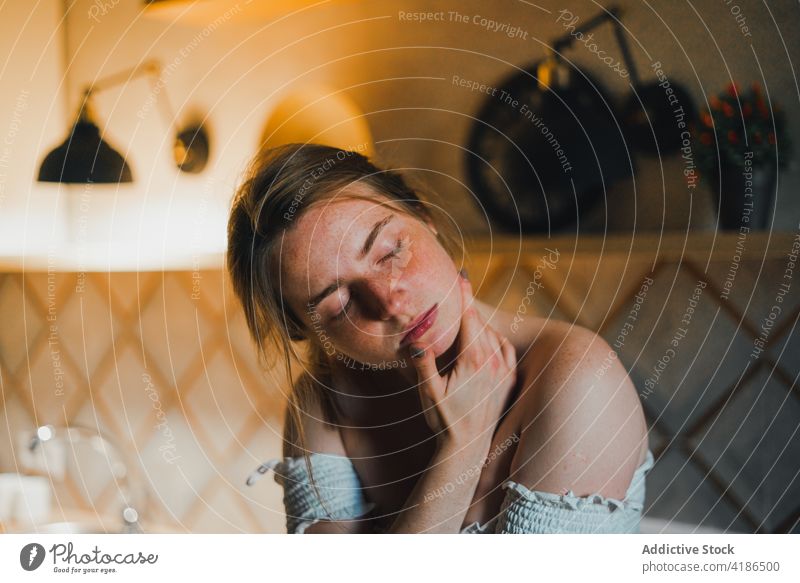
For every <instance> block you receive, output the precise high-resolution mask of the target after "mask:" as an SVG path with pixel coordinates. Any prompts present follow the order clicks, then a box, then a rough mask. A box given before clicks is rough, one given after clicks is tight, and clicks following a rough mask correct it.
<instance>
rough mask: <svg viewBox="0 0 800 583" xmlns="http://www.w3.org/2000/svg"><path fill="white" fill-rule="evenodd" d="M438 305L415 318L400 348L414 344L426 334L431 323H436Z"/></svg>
mask: <svg viewBox="0 0 800 583" xmlns="http://www.w3.org/2000/svg"><path fill="white" fill-rule="evenodd" d="M438 307H439V304H434V305H433V307H432V308H431V309H429V310H428V311H427V312H425V313H424V314H422V315H421V316H420V317H419V318H417V319H416V320H415V321H414V322H413V323H412V324H411V326H410V327H409V328H408V332H407V333H406V335H405V336H403V339H402V340H401V341H400V346H405V345H407V344H409V343H410V342H414V340H417V339H418V338H420V337H421V336H422V335H423V334H425V332H427V331H428V330H429V329H430V327H431V326H433V323H434V322H436V315H437V313H438V311H439V310H438Z"/></svg>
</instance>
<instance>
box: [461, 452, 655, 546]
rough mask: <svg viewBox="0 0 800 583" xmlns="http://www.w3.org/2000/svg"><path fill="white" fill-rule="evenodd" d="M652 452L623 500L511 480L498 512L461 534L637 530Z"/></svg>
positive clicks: (639, 468) (505, 484) (506, 484)
mask: <svg viewBox="0 0 800 583" xmlns="http://www.w3.org/2000/svg"><path fill="white" fill-rule="evenodd" d="M654 462H655V460H654V458H653V453H652V452H651V451H650V450H647V457H646V458H645V460H644V462H643V463H642V465H640V466H639V467H638V468H637V469H636V471H635V472H634V474H633V478H632V479H631V483H630V486H628V490H627V492H626V493H625V497H624V498H623V499H622V500H617V499H614V498H606V497H604V496H602V495H601V494H591V495H589V496H576V495H575V493H574V492H573V491H572V490H569V491H568V492H567V493H566V494H554V493H551V492H539V491H532V490H529V489H528V488H526V487H525V486H523V485H522V484H518V483H517V482H514V481H512V480H507V481H506V482H504V483H503V485H502V488H503V489H504V490H505V491H506V496H505V498H504V500H503V504H502V505H501V507H500V513H499V514H498V515H497V516H496V517H495V518H493V519H492V520H490V521H489V522H487V523H486V524H483V525H480V524H478V523H477V522H473V523H472V524H470V525H469V526H467V527H465V528H464V529H463V530H462V531H461V532H462V534H487V533H497V534H523V533H525V534H544V533H571V534H588V533H638V532H639V521H640V520H641V517H642V509H643V508H644V498H645V477H646V475H647V473H648V472H649V471H650V469H651V468H652V467H653V464H654Z"/></svg>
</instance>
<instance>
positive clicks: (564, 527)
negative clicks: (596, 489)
mask: <svg viewBox="0 0 800 583" xmlns="http://www.w3.org/2000/svg"><path fill="white" fill-rule="evenodd" d="M310 457H311V463H312V467H313V470H314V479H315V481H316V483H317V487H318V489H319V493H320V495H321V496H322V498H323V500H324V502H325V506H326V507H327V508H328V510H330V511H331V514H330V515H329V514H328V513H326V512H325V510H324V508H323V507H322V505H321V504H320V502H319V499H318V497H317V495H316V494H315V492H314V488H313V486H312V485H311V483H310V480H309V477H308V469H307V467H306V464H305V460H304V458H302V457H288V458H284V459H283V460H282V461H281V460H278V459H272V460H268V461H267V462H264V463H263V464H262V465H261V466H260V467H259V468H258V469H257V470H256V472H254V473H253V474H252V475H251V476H250V477H249V478H248V480H247V483H248V485H252V483H253V482H254V481H255V480H256V479H257V478H258V477H259V476H260V475H263V474H265V473H266V472H267V471H268V470H270V469H273V470H274V471H275V481H276V482H278V483H279V484H281V485H282V486H283V488H284V496H283V503H284V506H285V508H286V529H287V532H289V533H290V534H294V533H296V534H301V533H303V532H304V531H305V529H306V528H308V527H309V526H311V525H312V524H315V523H317V522H319V521H320V520H346V519H350V520H352V519H355V518H359V517H361V516H364V515H365V514H367V513H369V512H370V511H371V510H372V509H373V508H374V507H375V504H373V503H368V502H367V501H366V499H365V498H364V495H363V491H362V487H361V483H360V481H359V479H358V474H357V473H356V471H355V468H354V467H353V464H352V462H351V461H350V459H349V458H347V457H345V456H339V455H332V454H318V453H313V454H311V455H310ZM653 464H654V458H653V454H652V452H651V451H650V450H648V451H647V457H646V459H645V461H644V462H643V463H642V465H640V466H639V467H638V468H637V469H636V471H635V472H634V474H633V478H632V479H631V484H630V486H629V487H628V490H627V492H626V494H625V497H624V498H623V499H622V500H616V499H614V498H606V497H604V496H602V495H600V494H592V495H590V496H576V495H575V494H574V492H573V491H572V490H570V491H568V492H567V493H566V494H563V495H560V494H553V493H551V492H539V491H532V490H529V489H528V488H526V487H525V486H523V485H522V484H519V483H517V482H514V481H513V480H507V481H506V482H504V483H503V484H502V488H503V489H504V490H505V491H506V496H505V499H504V500H503V504H502V506H501V508H500V513H499V514H498V515H497V516H496V517H494V518H493V519H492V520H490V521H488V522H486V523H485V524H483V525H481V524H479V523H478V522H473V523H472V524H470V525H469V526H466V527H464V528H463V529H462V530H461V534H489V533H503V534H505V533H528V534H531V533H637V532H638V531H639V521H640V519H641V515H642V509H643V508H644V499H645V476H646V475H647V473H648V472H649V471H650V469H651V468H652V467H653ZM380 531H381V529H380V528H376V532H380Z"/></svg>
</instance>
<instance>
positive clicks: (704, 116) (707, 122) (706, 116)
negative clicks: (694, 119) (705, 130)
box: [701, 112, 714, 127]
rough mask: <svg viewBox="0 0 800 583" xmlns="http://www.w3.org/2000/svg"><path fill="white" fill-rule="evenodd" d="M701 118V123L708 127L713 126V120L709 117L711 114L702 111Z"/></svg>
mask: <svg viewBox="0 0 800 583" xmlns="http://www.w3.org/2000/svg"><path fill="white" fill-rule="evenodd" d="M701 118H702V120H703V123H704V124H705V125H707V126H708V127H713V126H714V120H713V119H711V116H710V115H709V114H708V113H706V112H703V114H702V115H701Z"/></svg>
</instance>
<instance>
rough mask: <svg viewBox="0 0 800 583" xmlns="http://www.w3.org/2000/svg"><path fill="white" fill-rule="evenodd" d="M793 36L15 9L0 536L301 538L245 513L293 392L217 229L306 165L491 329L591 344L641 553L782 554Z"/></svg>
mask: <svg viewBox="0 0 800 583" xmlns="http://www.w3.org/2000/svg"><path fill="white" fill-rule="evenodd" d="M798 17H800V8H798V5H797V3H796V2H793V1H791V0H784V1H776V2H770V3H769V4H765V3H758V2H755V1H748V0H736V1H735V2H716V1H712V0H702V1H697V2H692V3H688V2H686V3H684V2H670V3H658V4H650V3H647V2H639V1H635V0H622V1H619V2H614V3H610V2H580V1H571V2H568V3H556V2H550V1H541V2H535V3H534V2H522V1H515V0H504V1H500V2H491V3H489V2H477V1H463V2H457V3H456V2H445V1H428V2H422V1H410V0H402V1H401V0H398V1H382V2H360V1H355V0H327V1H325V0H321V1H318V2H312V1H306V0H302V1H295V2H280V1H274V2H273V1H266V0H264V1H260V0H239V1H238V2H234V1H232V0H198V1H195V2H188V1H180V0H159V1H155V2H145V1H142V0H42V1H41V2H38V3H35V5H29V4H28V3H21V2H16V3H6V4H4V5H3V6H2V8H0V27H1V28H2V31H3V33H4V34H2V35H0V45H2V47H3V51H2V54H5V55H6V58H5V59H4V62H3V64H2V67H1V68H0V78H1V79H2V87H3V90H2V92H0V103H2V107H0V134H2V136H3V138H2V143H0V268H1V269H0V390H2V413H1V414H0V436H2V437H0V523H2V525H3V528H4V529H6V530H9V531H16V530H26V531H33V530H38V531H41V532H43V531H48V530H49V531H67V532H69V531H80V530H82V531H98V530H108V531H119V530H130V531H138V530H144V531H145V532H160V531H164V532H170V531H179V532H184V531H185V532H284V531H285V522H284V516H283V506H282V502H281V494H282V492H281V490H280V487H279V486H278V485H277V484H275V483H274V482H273V481H272V480H271V479H268V480H262V481H260V482H258V484H257V485H256V486H254V487H251V488H248V487H247V486H245V483H244V481H245V478H246V477H247V475H248V474H249V473H250V472H251V471H252V470H253V469H254V468H255V467H257V466H258V465H259V463H261V462H262V461H263V460H266V459H268V458H271V457H275V456H278V455H280V450H281V433H282V417H283V408H284V402H285V392H286V388H287V387H286V380H285V371H284V370H283V369H282V368H281V367H280V366H277V367H268V368H266V369H264V368H262V367H260V366H259V365H258V363H257V359H256V357H255V352H254V348H253V345H252V343H251V342H250V340H249V338H248V336H247V332H246V329H245V326H244V321H243V319H242V315H241V310H240V308H239V306H238V305H237V304H236V302H235V301H234V298H233V296H232V293H231V289H230V287H229V284H228V281H227V279H226V275H225V273H224V258H223V254H224V249H225V224H226V220H227V212H228V208H229V205H230V201H231V197H232V195H233V192H234V189H235V187H236V185H237V182H238V180H239V178H240V176H241V174H242V172H243V170H244V168H245V165H246V163H247V161H248V160H249V159H250V157H251V156H253V154H255V152H256V151H257V150H258V148H259V147H260V146H261V145H262V144H265V143H266V144H268V145H276V144H279V143H286V142H293V141H318V142H323V143H330V144H332V145H336V146H338V147H342V148H347V149H352V150H356V151H360V152H362V153H366V154H368V155H370V156H372V157H373V158H374V160H375V162H376V163H377V164H379V165H384V166H387V167H392V168H397V169H401V170H402V171H403V172H404V173H405V175H406V176H408V177H409V179H410V180H411V181H412V183H413V184H414V185H415V186H417V187H418V188H420V189H421V190H423V191H424V192H426V193H428V195H429V197H430V199H431V200H432V201H433V202H434V203H435V204H437V205H439V206H440V207H441V208H442V209H443V210H444V211H445V212H446V213H448V215H449V217H450V218H451V220H452V221H453V222H454V223H455V224H456V225H457V227H458V229H459V230H460V231H461V233H462V234H463V237H464V240H465V243H466V246H467V250H468V252H469V253H468V259H467V267H468V269H469V272H470V275H471V277H472V279H473V280H474V281H476V288H477V293H478V295H479V297H481V298H482V299H484V300H486V301H489V302H491V303H493V304H494V305H497V306H498V307H502V308H503V309H506V310H508V311H510V312H517V313H521V312H520V310H521V309H522V307H525V312H524V314H523V316H525V315H527V316H525V317H528V316H530V315H531V314H536V315H538V316H544V317H552V318H557V319H562V320H567V321H570V322H575V323H576V324H580V325H583V326H587V327H589V328H591V329H593V330H596V331H597V332H599V333H600V334H602V335H603V336H604V337H605V338H606V339H607V340H608V342H609V343H610V344H611V345H612V347H613V348H614V349H615V350H616V352H617V354H618V356H619V358H620V359H621V360H622V362H623V363H624V364H625V366H626V367H627V368H628V370H629V371H630V372H631V376H632V377H633V379H634V381H635V383H636V385H637V389H638V390H639V392H640V397H641V399H642V404H643V406H644V409H645V412H646V415H647V418H648V422H649V424H650V427H651V449H652V450H653V452H654V454H655V455H656V458H657V462H656V466H655V468H654V469H653V471H652V472H651V473H650V475H649V477H648V501H647V506H646V509H645V515H646V519H647V520H646V521H643V526H642V529H643V531H653V532H693V531H695V532H699V531H702V530H703V529H708V530H714V531H730V532H798V530H800V526H798V521H800V504H799V503H798V500H799V499H800V497H799V496H798V493H800V480H798V473H800V462H798V460H800V436H798V426H800V401H799V400H798V396H800V395H799V393H798V387H797V379H798V374H799V373H800V340H798V334H797V331H796V326H797V321H798V316H800V282H798V281H796V275H797V269H798V268H797V265H796V262H797V256H798V251H800V197H798V195H797V193H798V191H800V164H798V155H799V154H798V151H797V147H796V146H795V144H793V143H792V141H793V140H792V138H793V136H797V135H799V134H800V131H799V130H800V116H798V115H797V113H796V111H797V105H798V100H800V90H799V89H798V84H797V74H796V71H795V63H796V62H797V59H798V57H800V43H798V41H797V40H796V38H794V37H792V36H791V35H790V34H789V32H790V31H789V26H790V23H793V22H796V21H797V19H798ZM552 250H556V251H557V252H558V261H557V262H556V263H554V264H553V263H549V262H548V261H545V260H544V259H543V258H546V257H549V256H550V255H549V254H550V253H551V252H552ZM532 281H536V282H541V283H542V286H541V287H538V286H536V290H535V293H531V290H532V289H533V288H532V287H531V285H530V284H531V282H532ZM526 296H527V297H528V298H530V299H531V301H530V303H529V304H527V303H526V304H525V305H524V306H523V304H522V303H521V302H522V300H523V298H525V297H526Z"/></svg>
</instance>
